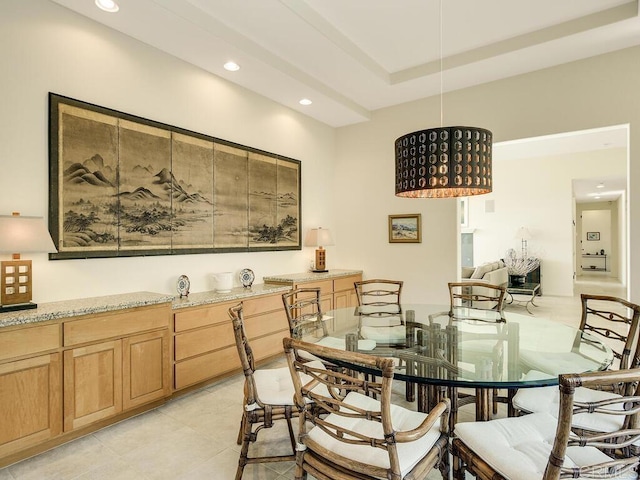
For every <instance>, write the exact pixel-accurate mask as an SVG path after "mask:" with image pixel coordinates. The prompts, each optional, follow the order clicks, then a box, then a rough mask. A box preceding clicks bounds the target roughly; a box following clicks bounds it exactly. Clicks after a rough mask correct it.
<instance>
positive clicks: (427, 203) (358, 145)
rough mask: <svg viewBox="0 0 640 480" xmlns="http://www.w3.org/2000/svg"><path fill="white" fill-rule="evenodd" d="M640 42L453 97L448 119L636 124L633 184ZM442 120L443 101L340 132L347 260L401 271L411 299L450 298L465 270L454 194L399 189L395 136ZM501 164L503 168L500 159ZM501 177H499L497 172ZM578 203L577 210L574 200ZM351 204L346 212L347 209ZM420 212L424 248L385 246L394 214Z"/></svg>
mask: <svg viewBox="0 0 640 480" xmlns="http://www.w3.org/2000/svg"><path fill="white" fill-rule="evenodd" d="M638 85H640V47H636V48H630V49H626V50H622V51H619V52H614V53H611V54H608V55H602V56H599V57H594V58H591V59H587V60H583V61H579V62H574V63H570V64H565V65H560V66H558V67H554V68H549V69H546V70H541V71H538V72H534V73H531V74H527V75H521V76H517V77H513V78H510V79H506V80H501V81H496V82H492V83H489V84H485V85H481V86H478V87H474V88H469V89H465V90H462V91H457V92H452V93H450V94H446V95H445V97H444V117H445V118H444V124H445V125H456V124H457V125H476V126H481V127H484V128H488V129H490V130H492V131H493V133H494V141H495V142H501V141H507V140H516V139H522V138H529V137H536V136H542V135H549V134H555V133H562V132H572V131H577V130H586V129H590V128H597V127H605V126H610V125H624V124H629V125H630V145H631V147H630V151H629V155H630V171H629V181H630V185H638V182H639V181H640V149H639V148H638V147H637V145H639V144H640V89H639V88H638ZM438 125H439V98H437V97H432V98H428V99H425V100H423V101H419V102H412V103H408V104H404V105H400V106H397V107H390V108H387V109H383V110H380V111H377V112H375V114H374V115H373V119H372V121H370V122H368V123H363V124H359V125H353V126H349V127H344V128H341V129H340V130H339V131H338V143H337V153H338V162H337V164H336V165H337V171H336V174H337V175H336V188H335V191H336V192H337V199H336V201H337V204H341V203H342V204H344V205H345V206H347V205H348V206H349V209H348V213H347V214H346V215H342V214H341V215H339V216H336V218H338V219H339V220H338V234H339V235H340V242H341V243H340V251H339V253H340V257H339V258H340V259H341V260H342V259H344V260H346V259H349V260H353V259H356V260H357V262H356V263H358V264H361V265H362V267H363V268H364V270H365V273H366V275H367V276H369V277H371V276H389V277H398V278H403V279H405V280H406V281H408V285H406V287H407V288H406V292H407V297H408V298H409V299H410V300H415V301H418V300H430V301H445V300H446V297H445V294H446V287H445V284H446V282H447V281H450V280H452V279H455V278H456V276H457V274H458V273H457V267H456V265H457V257H458V253H457V237H458V234H457V231H458V225H457V223H458V222H457V219H458V217H457V215H456V214H455V212H456V208H455V201H454V200H448V199H447V200H437V199H436V200H429V199H400V198H396V197H395V196H394V191H393V181H394V180H393V179H394V167H393V161H394V152H393V142H394V140H395V139H396V138H397V137H398V136H400V135H402V134H404V133H407V132H410V131H414V130H420V129H424V128H429V127H433V126H438ZM496 168H497V166H496ZM498 178H499V176H498ZM567 208H569V209H570V208H571V207H567ZM345 210H347V209H345ZM414 212H415V213H422V216H423V224H424V232H423V242H422V244H420V245H398V244H389V243H387V238H386V223H385V222H386V216H387V215H388V214H394V213H414ZM628 212H629V217H630V232H629V236H630V242H629V243H628V245H630V255H629V261H630V270H629V274H630V289H631V290H630V294H631V295H630V298H631V299H632V300H634V301H640V256H639V255H638V254H637V253H636V252H634V245H638V242H640V221H639V220H640V218H639V217H640V191H638V190H637V189H633V188H632V189H631V191H630V194H629V210H628Z"/></svg>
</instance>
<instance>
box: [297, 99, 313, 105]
mask: <svg viewBox="0 0 640 480" xmlns="http://www.w3.org/2000/svg"><path fill="white" fill-rule="evenodd" d="M299 103H300V105H311V104H312V103H313V102H312V101H311V100H309V99H308V98H303V99H302V100H300V102H299Z"/></svg>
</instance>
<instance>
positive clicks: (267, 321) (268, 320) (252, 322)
mask: <svg viewBox="0 0 640 480" xmlns="http://www.w3.org/2000/svg"><path fill="white" fill-rule="evenodd" d="M244 329H245V331H246V333H247V337H249V339H253V338H257V337H261V336H263V335H268V334H270V333H274V332H286V334H287V335H288V332H289V322H288V321H287V316H286V314H285V313H284V311H282V312H271V313H267V314H265V315H258V316H257V317H251V318H245V320H244Z"/></svg>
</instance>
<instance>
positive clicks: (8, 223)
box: [0, 212, 57, 312]
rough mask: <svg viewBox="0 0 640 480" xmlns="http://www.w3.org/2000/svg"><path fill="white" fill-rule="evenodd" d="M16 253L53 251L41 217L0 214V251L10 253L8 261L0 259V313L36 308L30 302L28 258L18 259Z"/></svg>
mask: <svg viewBox="0 0 640 480" xmlns="http://www.w3.org/2000/svg"><path fill="white" fill-rule="evenodd" d="M16 252H20V253H49V252H57V250H56V247H55V245H54V244H53V241H52V240H51V236H50V235H49V230H47V225H46V224H45V222H44V219H43V218H42V217H27V216H24V217H23V216H20V214H19V213H16V212H14V213H13V215H0V254H1V253H11V254H12V260H7V261H2V262H0V288H1V289H2V290H1V291H0V312H9V311H16V310H26V309H30V308H36V307H37V305H36V304H35V303H32V302H31V292H32V285H33V282H32V280H33V272H32V267H31V260H23V259H21V258H20V253H16Z"/></svg>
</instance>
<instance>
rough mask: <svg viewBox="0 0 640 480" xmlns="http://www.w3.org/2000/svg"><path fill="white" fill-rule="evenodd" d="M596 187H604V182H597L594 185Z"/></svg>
mask: <svg viewBox="0 0 640 480" xmlns="http://www.w3.org/2000/svg"><path fill="white" fill-rule="evenodd" d="M596 188H604V183H599V184H598V185H596Z"/></svg>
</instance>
